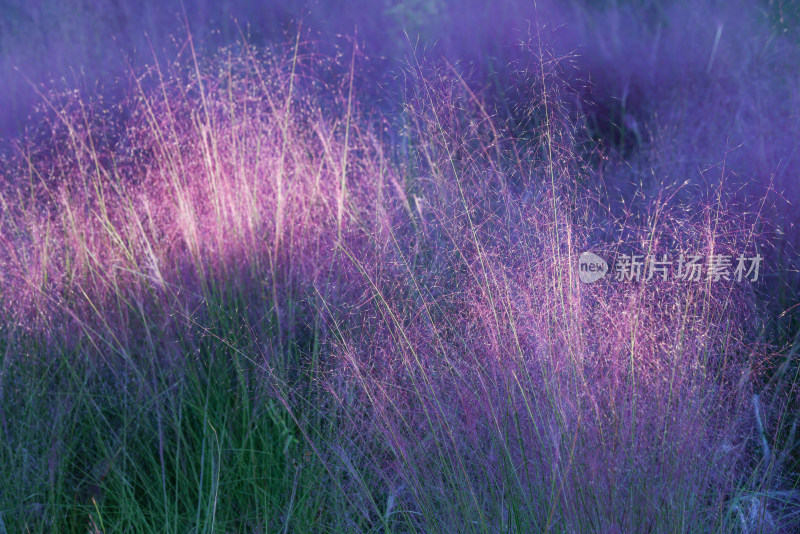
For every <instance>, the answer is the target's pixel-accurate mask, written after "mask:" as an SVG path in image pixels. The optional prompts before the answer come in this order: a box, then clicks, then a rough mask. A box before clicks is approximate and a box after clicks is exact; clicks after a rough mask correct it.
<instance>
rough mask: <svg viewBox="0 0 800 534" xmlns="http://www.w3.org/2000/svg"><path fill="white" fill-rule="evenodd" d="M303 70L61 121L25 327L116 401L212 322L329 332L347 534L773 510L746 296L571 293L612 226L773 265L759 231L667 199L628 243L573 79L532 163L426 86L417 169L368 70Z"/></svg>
mask: <svg viewBox="0 0 800 534" xmlns="http://www.w3.org/2000/svg"><path fill="white" fill-rule="evenodd" d="M301 50H302V47H301V46H300V43H299V41H298V42H297V43H296V44H295V46H294V47H292V48H291V50H290V51H289V53H288V54H285V55H282V54H278V55H275V56H267V57H262V56H259V55H257V54H256V53H255V52H251V51H245V52H244V53H242V54H241V55H235V54H231V55H229V56H227V57H224V56H223V59H221V60H219V61H217V62H212V63H210V64H208V65H201V64H199V63H198V62H197V61H196V60H195V61H194V62H193V63H192V68H190V69H189V70H188V71H186V72H182V71H179V72H175V73H169V74H167V73H164V72H161V71H160V70H158V69H156V70H155V71H154V72H153V73H151V76H154V77H155V81H156V83H155V85H154V86H153V87H154V88H153V89H148V88H146V87H145V86H144V85H142V86H141V89H140V92H139V93H138V94H136V95H134V98H133V100H132V105H131V106H130V107H129V108H127V109H128V113H129V116H128V117H127V118H126V121H125V124H124V127H122V128H121V129H118V127H117V125H115V124H113V123H109V122H107V120H106V119H105V116H104V109H103V108H102V107H100V108H93V107H91V106H89V105H88V104H85V103H83V102H81V101H74V100H69V99H68V100H67V101H66V103H65V104H63V105H61V104H59V105H56V103H55V101H53V100H49V101H48V102H49V104H50V105H51V112H52V115H51V117H52V122H51V123H48V124H47V126H46V128H45V133H46V134H48V136H49V138H48V140H47V141H40V142H41V143H43V144H44V146H45V147H46V148H45V149H44V150H43V151H40V149H41V145H35V146H34V147H32V148H30V149H27V150H23V151H22V156H21V158H20V160H19V165H18V166H17V167H13V168H9V169H8V170H6V171H4V172H6V173H7V177H8V179H7V180H6V181H5V183H6V185H5V187H4V189H3V190H2V196H1V197H0V200H2V204H1V205H2V209H3V211H2V215H0V243H2V245H3V246H2V251H0V263H1V264H2V270H0V272H2V279H0V292H1V293H0V300H1V301H2V302H3V303H4V304H5V306H4V308H3V309H4V310H5V311H4V312H3V315H2V320H3V321H4V322H5V323H6V324H8V325H12V328H13V329H15V330H16V331H18V332H20V333H21V335H25V336H33V337H41V338H42V339H44V340H45V342H46V343H48V344H52V345H54V346H55V345H59V344H62V345H63V344H66V345H69V346H79V347H83V348H82V350H84V351H89V350H90V349H87V348H85V347H87V341H88V346H90V347H91V350H92V351H93V355H95V356H97V357H102V358H104V359H105V361H106V363H107V364H108V368H109V369H110V370H111V371H112V372H114V370H115V369H116V363H118V362H120V361H122V360H130V359H132V358H134V355H135V354H137V353H140V354H142V353H143V354H147V355H148V356H151V357H153V358H159V359H163V360H164V361H170V360H176V361H177V360H179V359H180V356H181V355H180V354H178V353H177V352H176V351H177V350H178V349H177V345H175V344H171V343H170V341H171V340H174V339H183V340H184V341H186V338H185V337H182V336H184V335H185V332H184V330H185V329H186V325H187V323H189V324H193V325H200V326H201V327H202V325H203V321H204V320H205V319H206V316H205V315H204V314H205V313H206V310H207V308H210V307H211V306H210V303H214V302H215V303H218V304H220V303H225V304H231V303H232V305H233V306H241V309H238V310H237V313H240V314H241V315H242V317H241V318H243V319H244V320H245V321H247V323H248V325H250V324H253V325H267V326H264V327H263V330H260V331H256V332H254V333H253V336H254V338H255V339H258V340H259V341H263V340H264V339H268V340H269V341H268V343H273V344H280V343H281V342H283V341H285V340H286V339H290V338H292V336H298V335H302V332H301V331H304V332H306V333H307V332H308V331H309V330H311V329H310V327H309V325H311V324H315V323H316V324H322V325H324V326H323V327H320V329H318V330H317V331H316V332H315V335H318V336H320V338H321V342H322V343H323V344H324V354H325V362H324V363H323V364H321V365H323V367H324V369H325V371H326V374H325V375H324V376H323V377H322V378H321V381H322V382H323V383H324V384H325V385H326V387H327V392H328V393H329V394H330V395H331V397H330V398H331V399H333V400H332V401H330V402H331V403H332V404H333V406H334V411H335V413H336V418H337V420H338V421H340V422H339V423H338V424H337V425H336V432H335V433H334V435H333V437H330V436H328V437H327V438H326V439H325V440H322V439H321V438H320V439H317V437H315V435H314V434H313V433H309V434H305V436H306V438H307V439H309V441H311V442H313V445H314V451H315V453H316V454H317V455H318V456H319V458H320V459H321V460H322V461H323V462H325V465H326V467H327V469H328V473H329V474H331V475H332V476H335V473H346V475H341V479H337V489H338V490H342V491H344V492H346V493H347V494H348V495H347V497H348V501H349V502H350V503H360V505H361V507H356V508H358V509H356V510H350V511H349V512H353V513H361V514H364V515H365V516H366V518H367V519H370V520H373V521H374V522H375V524H376V525H378V526H384V527H385V528H387V529H389V527H390V525H395V526H397V528H399V529H402V528H408V529H410V530H419V531H426V532H428V531H429V532H434V531H442V532H446V531H459V532H468V531H481V532H487V531H514V532H530V531H550V530H556V531H560V532H585V531H597V532H638V531H648V532H674V531H683V530H686V529H687V528H688V529H690V530H694V531H698V530H699V531H703V530H708V531H726V530H728V529H729V528H734V527H733V526H732V525H736V524H737V523H736V521H737V518H736V517H735V513H734V512H735V509H734V507H733V504H732V503H735V502H736V499H737V496H739V495H740V493H741V491H742V488H746V489H750V488H751V487H752V488H754V487H757V486H758V484H759V483H761V482H763V480H764V478H763V477H762V478H759V479H758V480H754V479H752V477H751V476H750V474H751V473H752V464H753V463H754V462H755V461H756V456H754V454H753V452H752V450H751V448H752V447H751V446H750V444H751V443H752V440H751V438H752V437H753V436H754V432H755V430H754V429H755V428H756V426H755V425H754V416H753V408H752V406H751V403H750V398H751V394H752V393H753V390H752V380H751V376H752V375H753V374H754V373H756V372H757V371H758V369H759V368H760V366H762V365H763V364H764V360H765V358H766V357H767V356H768V355H769V353H768V350H767V348H765V344H764V343H762V342H761V340H760V339H759V338H758V337H757V334H758V332H759V323H758V320H759V316H758V313H756V311H755V310H754V309H753V306H752V300H751V296H750V295H749V294H748V290H747V288H746V287H740V286H735V285H733V284H719V285H716V284H706V283H698V284H693V285H688V284H685V283H680V282H664V283H661V282H653V283H649V284H644V283H642V284H632V285H623V284H619V285H614V284H612V283H601V284H598V285H595V286H585V285H582V284H581V283H580V282H579V281H578V279H577V271H576V268H575V266H576V260H577V257H578V254H580V252H582V251H584V250H586V249H587V248H590V247H593V246H595V245H596V243H594V242H592V239H591V236H592V235H593V232H594V230H595V228H594V226H595V225H597V224H605V225H608V226H607V228H606V230H611V231H612V232H617V234H618V235H624V236H625V237H626V242H625V243H624V244H625V245H626V246H629V247H632V248H634V249H635V250H638V251H653V252H661V251H662V250H663V249H664V248H665V247H667V246H668V245H669V246H673V247H677V249H678V250H675V252H697V253H705V254H708V253H711V252H712V251H720V250H725V251H738V250H739V249H738V247H742V246H754V244H755V243H754V241H753V239H751V237H752V232H751V231H750V228H748V227H745V226H743V225H742V224H741V223H739V222H738V221H739V220H738V219H735V218H732V219H727V220H731V221H733V223H732V224H731V225H730V226H731V227H730V228H728V227H726V226H725V225H724V224H723V225H722V226H720V225H719V224H717V222H718V221H720V220H726V219H725V218H726V217H728V216H732V214H731V213H729V212H728V211H727V210H726V208H725V207H724V206H723V205H722V204H721V203H719V202H717V203H716V204H715V203H713V202H712V203H710V204H708V205H704V206H691V205H690V206H680V205H675V204H673V203H672V200H670V198H669V197H668V196H661V197H655V198H654V199H653V200H646V201H645V202H643V203H642V206H643V207H644V209H641V210H640V211H639V212H638V213H637V217H638V218H636V217H633V218H628V219H625V218H621V217H620V218H616V217H617V216H618V215H620V214H612V215H610V216H609V215H608V214H607V213H605V214H604V213H603V209H602V206H598V205H597V204H596V203H595V202H593V201H592V200H591V197H590V195H589V194H588V192H587V191H586V190H585V189H583V188H582V187H579V186H578V185H577V184H578V178H586V177H587V175H588V173H589V169H587V168H585V167H584V166H583V165H582V164H581V163H580V161H579V159H578V157H577V155H576V151H575V145H576V140H575V135H576V132H575V131H574V129H573V128H572V127H571V125H570V123H569V121H568V117H569V113H568V111H567V110H566V108H565V107H564V106H563V102H562V100H561V95H560V93H559V87H560V86H559V81H558V78H557V76H555V74H554V71H553V70H551V64H549V63H546V62H541V63H538V66H539V70H538V71H536V72H533V73H531V74H532V77H533V80H534V81H535V83H534V85H533V91H534V95H535V96H534V97H533V98H532V101H531V102H529V103H528V109H529V117H528V118H529V119H530V121H529V123H530V124H531V128H532V131H531V132H530V133H531V135H530V137H529V138H528V141H525V142H523V141H521V140H519V139H513V138H511V137H510V136H508V135H507V134H506V133H505V130H504V128H503V125H502V122H501V121H499V120H498V118H497V117H496V116H494V115H493V114H492V113H491V112H490V111H489V110H488V108H487V107H486V106H485V105H484V104H483V101H482V100H481V97H480V95H479V94H478V93H476V92H475V91H474V89H472V88H471V87H470V86H469V85H468V84H467V83H466V82H465V81H464V80H463V79H462V78H461V77H460V76H459V75H458V73H457V71H456V70H455V69H454V68H452V67H449V66H446V67H443V68H441V69H430V70H426V69H425V68H423V67H422V66H420V65H416V64H415V65H413V66H412V67H411V68H410V70H409V73H408V76H409V84H408V87H410V88H411V89H410V92H409V94H407V95H404V98H405V101H406V106H405V108H404V110H403V112H402V114H401V121H402V124H403V128H402V129H400V130H399V132H398V136H399V137H400V138H402V139H404V140H405V143H404V144H403V146H404V147H405V149H403V148H401V147H394V146H388V147H387V146H385V145H384V144H382V142H381V134H380V127H381V126H383V124H382V123H380V122H379V121H377V122H378V125H377V126H376V124H375V122H376V121H373V120H371V118H370V117H365V116H364V115H363V114H362V113H360V112H359V106H358V105H357V98H356V96H357V92H354V80H355V79H356V78H355V54H354V55H353V59H352V61H351V62H350V63H349V64H345V65H344V67H345V68H344V72H345V75H344V76H343V77H339V78H336V77H332V79H334V80H338V81H335V82H331V81H330V79H329V78H326V77H324V76H321V75H318V73H317V72H315V71H314V69H313V68H311V67H310V66H309V65H310V62H311V60H310V59H309V58H308V57H307V56H305V55H304V54H302V53H301ZM106 127H107V128H106ZM104 132H108V133H109V135H108V136H105V135H104ZM588 176H589V178H591V175H588ZM642 206H640V208H641V207H642ZM700 208H702V209H705V210H706V211H705V213H708V214H711V215H713V217H707V218H705V219H703V218H701V219H697V218H693V217H692V216H691V213H692V211H691V210H696V209H700ZM598 221H602V222H598ZM615 221H623V222H621V223H617V222H615ZM618 249H619V250H621V249H622V244H620V246H619V247H618ZM598 250H600V249H598ZM619 250H614V247H612V246H606V247H605V248H602V250H601V251H603V252H609V253H610V252H617V251H619ZM10 303H14V304H15V305H14V306H13V307H12V306H10ZM220 306H221V304H220ZM265 317H268V318H269V320H268V321H265V320H264V318H265ZM154 334H157V335H154ZM275 340H277V341H275ZM189 341H190V342H191V339H189ZM267 363H268V364H269V363H271V362H267ZM265 386H267V389H269V384H266V385H265ZM270 391H271V390H270ZM271 392H272V393H274V391H271ZM287 406H288V407H289V408H291V406H289V405H288V402H287ZM762 435H763V432H762ZM748 470H750V471H748ZM365 473H367V474H368V475H369V476H367V475H366V474H365ZM690 526H691V527H690ZM695 527H696V528H695Z"/></svg>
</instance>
